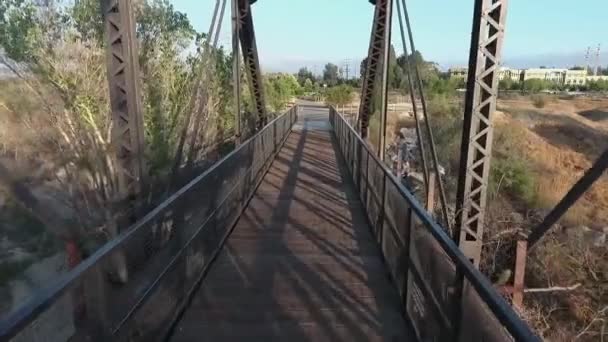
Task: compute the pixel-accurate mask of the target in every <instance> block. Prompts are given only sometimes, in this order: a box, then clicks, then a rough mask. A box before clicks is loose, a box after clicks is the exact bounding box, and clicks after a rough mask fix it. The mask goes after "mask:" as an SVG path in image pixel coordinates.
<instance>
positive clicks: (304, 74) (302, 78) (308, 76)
mask: <svg viewBox="0 0 608 342" xmlns="http://www.w3.org/2000/svg"><path fill="white" fill-rule="evenodd" d="M314 79H315V75H313V73H312V71H310V70H308V68H306V67H304V68H300V70H299V71H298V83H300V86H302V87H303V86H304V83H305V82H306V80H314Z"/></svg>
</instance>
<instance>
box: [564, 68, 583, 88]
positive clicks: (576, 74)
mask: <svg viewBox="0 0 608 342" xmlns="http://www.w3.org/2000/svg"><path fill="white" fill-rule="evenodd" d="M586 83H587V70H566V73H565V75H564V84H565V85H584V84H586Z"/></svg>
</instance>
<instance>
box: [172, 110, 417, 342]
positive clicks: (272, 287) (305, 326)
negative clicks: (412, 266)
mask: <svg viewBox="0 0 608 342" xmlns="http://www.w3.org/2000/svg"><path fill="white" fill-rule="evenodd" d="M330 129H331V128H330V126H329V122H328V112H327V109H326V108H320V107H302V108H301V109H300V116H299V121H298V123H296V125H295V126H294V131H293V132H292V133H291V134H290V136H289V137H288V139H287V142H286V143H285V145H284V146H283V148H282V150H281V151H280V153H279V155H278V156H277V159H276V160H275V161H274V162H273V164H272V166H271V168H270V170H269V172H268V174H267V175H266V177H265V178H264V180H263V182H262V184H261V185H260V187H259V188H258V190H257V191H256V193H255V195H254V197H253V199H252V201H251V202H250V204H249V206H248V208H247V209H246V211H245V213H244V214H243V217H242V218H241V219H240V221H239V222H238V223H237V225H236V227H235V229H234V231H233V233H232V235H231V236H230V238H229V239H228V242H227V244H226V246H225V247H224V249H223V250H222V252H221V253H220V255H219V257H218V259H217V260H216V262H215V264H214V265H213V266H212V268H211V270H210V272H209V274H208V275H207V278H206V279H205V280H204V281H203V284H202V286H201V289H200V290H199V292H198V293H197V295H196V297H195V299H194V300H193V302H192V305H191V307H190V308H189V310H188V311H187V312H186V314H185V315H184V318H183V319H182V321H181V322H180V323H179V325H178V326H177V328H176V330H175V334H174V337H173V341H202V340H205V341H243V340H247V341H291V342H293V341H315V342H316V341H349V342H350V341H408V340H409V339H408V338H407V336H409V335H408V334H407V333H406V328H405V323H404V321H403V319H402V316H401V308H400V304H399V303H400V300H399V298H398V295H397V293H396V291H395V290H394V289H393V287H392V285H391V284H390V281H389V279H388V278H387V272H386V269H385V266H384V264H383V262H382V258H381V256H380V251H379V249H378V247H377V245H376V243H375V241H374V239H373V237H372V235H371V232H370V230H369V227H368V224H367V221H366V219H365V217H364V214H363V210H362V208H361V203H360V202H359V200H358V198H357V196H356V192H355V190H354V187H353V185H352V182H351V181H350V179H349V178H348V176H347V174H346V170H345V168H343V166H342V160H341V158H340V157H339V156H338V155H337V153H338V152H337V146H336V145H335V143H334V142H333V141H332V137H331V132H330Z"/></svg>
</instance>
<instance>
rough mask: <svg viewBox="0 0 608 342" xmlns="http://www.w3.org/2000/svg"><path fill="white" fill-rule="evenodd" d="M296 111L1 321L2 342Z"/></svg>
mask: <svg viewBox="0 0 608 342" xmlns="http://www.w3.org/2000/svg"><path fill="white" fill-rule="evenodd" d="M296 108H297V107H294V108H291V109H289V110H288V111H287V112H285V113H283V114H282V115H280V116H277V117H276V118H275V119H273V120H272V121H271V122H270V123H268V124H267V125H266V126H265V127H264V128H263V129H261V130H260V131H258V132H257V133H256V134H254V135H253V136H251V137H250V138H249V139H247V140H246V141H245V142H243V143H241V144H240V145H239V146H238V147H237V148H235V149H234V150H233V151H231V152H230V153H228V154H227V155H226V156H225V157H223V158H222V159H221V160H219V161H218V162H216V163H215V164H213V166H211V167H210V168H209V169H207V170H206V171H205V172H203V173H202V174H200V175H199V176H197V177H195V178H194V179H193V180H191V181H190V182H188V183H187V184H186V185H185V186H183V187H182V188H180V189H179V190H177V191H176V192H175V193H174V194H172V195H171V196H169V198H167V199H166V200H164V201H163V202H161V203H160V204H159V205H158V206H157V207H156V208H154V209H152V210H151V211H150V212H149V213H148V214H146V215H145V216H144V217H143V218H141V219H140V220H139V221H137V222H136V223H135V224H133V225H132V226H131V227H129V228H127V229H126V230H124V231H123V232H122V233H120V234H119V235H118V236H117V237H116V238H114V239H112V240H111V241H109V242H107V243H106V244H104V245H103V246H101V247H100V248H99V249H98V250H97V251H95V252H94V253H93V254H92V255H91V256H90V257H88V258H86V259H85V260H83V261H82V262H81V263H80V264H78V265H77V266H76V267H75V268H73V269H72V270H70V271H69V272H68V273H66V274H64V275H62V276H60V277H59V278H58V279H57V280H55V282H54V283H53V284H52V285H50V286H48V287H46V288H44V289H42V290H40V291H38V292H37V293H36V294H35V295H34V296H33V297H31V298H30V299H29V300H28V301H27V302H26V303H25V304H24V305H22V306H20V307H19V308H18V309H16V310H15V311H13V312H12V313H10V314H9V315H8V316H7V317H5V318H3V319H2V320H0V341H4V340H9V339H11V338H13V337H15V336H16V335H17V334H19V333H20V332H21V331H22V330H23V329H24V328H26V327H27V326H28V325H29V324H31V323H32V322H33V321H35V320H36V319H37V318H38V317H39V316H40V315H41V314H42V313H43V312H45V310H47V309H48V308H49V307H50V306H51V305H53V304H54V303H55V302H56V301H57V300H58V299H59V298H61V296H62V295H64V294H65V293H66V292H67V291H69V290H71V289H72V288H73V287H74V286H76V285H77V282H78V281H79V280H80V279H81V277H82V276H83V275H85V274H86V273H87V272H88V271H91V270H92V269H93V268H94V267H95V266H97V265H100V264H101V263H102V262H104V261H106V260H107V259H108V258H110V257H111V255H112V253H113V252H116V251H118V250H119V248H121V247H122V246H123V245H124V244H125V243H126V242H127V241H129V240H130V238H132V237H133V236H135V235H136V234H138V233H141V232H143V231H144V229H147V228H149V227H150V225H151V224H153V223H154V221H156V220H157V219H158V217H159V216H160V215H162V214H163V212H164V211H165V210H167V209H168V208H170V207H171V206H172V204H174V202H176V201H177V200H178V199H179V198H180V197H181V196H183V195H184V194H186V193H188V192H189V191H190V190H192V189H194V188H195V187H196V186H197V185H198V184H200V183H201V182H203V181H204V180H205V178H206V177H208V176H209V175H211V174H213V173H214V172H215V171H216V170H217V169H218V168H219V167H220V165H221V164H222V163H223V162H225V161H226V160H229V159H231V158H232V157H233V156H235V155H236V154H238V153H240V152H241V151H242V150H243V149H245V148H248V147H249V144H250V143H251V142H252V141H254V140H255V139H257V138H259V137H260V136H261V135H262V134H264V133H266V131H267V130H269V129H271V128H272V127H274V125H275V124H276V123H277V122H278V121H279V120H282V119H284V118H285V117H286V116H291V115H294V114H293V111H295V110H297V109H296ZM290 125H293V121H292V122H290ZM249 170H251V167H250V168H249ZM235 187H236V186H235ZM233 191H234V187H233V188H232V190H230V192H229V193H228V194H227V195H226V196H225V198H224V199H223V200H222V201H221V202H222V203H224V202H225V200H226V198H228V197H229V196H230V194H231V193H232V192H233ZM217 209H218V208H215V209H214V210H213V211H212V212H211V213H210V214H209V216H208V217H207V218H206V219H205V222H207V221H208V220H209V218H211V217H213V215H214V214H215V213H216V212H217ZM202 227H204V224H203V225H201V227H199V229H197V232H200V230H201V229H202ZM193 236H194V235H193ZM191 241H192V239H189V240H188V241H187V242H186V244H185V245H184V247H183V248H185V247H187V246H188V244H189V243H190V242H191ZM183 248H182V250H180V251H179V252H178V254H177V255H175V256H174V257H173V258H172V259H171V260H170V261H169V264H168V266H166V267H165V268H163V270H162V272H161V274H160V276H159V277H162V276H163V275H164V274H165V273H166V271H167V269H168V268H169V267H171V266H172V263H173V262H174V261H175V259H177V258H179V256H180V254H181V253H182V252H183ZM159 277H157V279H155V280H154V281H153V282H152V284H151V286H150V287H151V288H152V287H154V286H157V285H158V284H157V283H158V281H159ZM151 288H150V289H147V290H146V291H145V292H144V294H143V296H142V298H143V297H145V296H147V295H148V292H150V290H151ZM143 299H145V298H143ZM141 304H142V303H141V300H138V301H137V302H136V303H135V306H136V307H138V306H141ZM135 309H136V308H135ZM131 311H133V310H129V312H128V313H127V315H126V316H125V318H127V317H128V316H129V315H131V314H132V312H131ZM123 324H124V319H123V320H121V321H120V324H119V325H118V327H116V328H115V329H114V331H113V332H114V333H115V332H117V331H118V330H119V329H120V328H121V327H122V325H123Z"/></svg>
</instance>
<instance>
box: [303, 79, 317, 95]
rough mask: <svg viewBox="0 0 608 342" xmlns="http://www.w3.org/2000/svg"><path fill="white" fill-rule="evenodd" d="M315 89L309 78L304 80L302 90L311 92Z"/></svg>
mask: <svg viewBox="0 0 608 342" xmlns="http://www.w3.org/2000/svg"><path fill="white" fill-rule="evenodd" d="M314 90H315V88H314V84H313V83H312V80H311V79H310V78H307V79H306V81H304V91H305V92H307V93H311V92H313V91H314Z"/></svg>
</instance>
